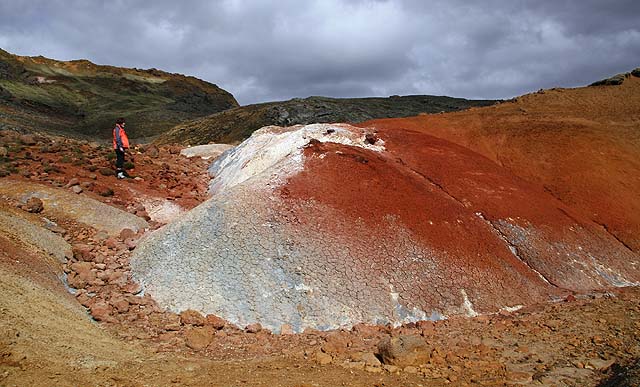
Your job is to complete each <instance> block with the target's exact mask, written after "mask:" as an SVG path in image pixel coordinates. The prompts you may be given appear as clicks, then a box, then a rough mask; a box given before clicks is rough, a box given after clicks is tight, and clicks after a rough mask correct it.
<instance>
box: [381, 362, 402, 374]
mask: <svg viewBox="0 0 640 387" xmlns="http://www.w3.org/2000/svg"><path fill="white" fill-rule="evenodd" d="M382 368H383V369H384V370H385V371H387V372H390V373H392V374H393V373H396V372H398V370H399V369H400V368H398V366H394V365H391V364H385V365H383V366H382Z"/></svg>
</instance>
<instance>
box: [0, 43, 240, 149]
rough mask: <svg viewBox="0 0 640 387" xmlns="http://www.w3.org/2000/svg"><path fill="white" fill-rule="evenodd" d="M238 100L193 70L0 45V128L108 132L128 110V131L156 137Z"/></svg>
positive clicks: (106, 134)
mask: <svg viewBox="0 0 640 387" xmlns="http://www.w3.org/2000/svg"><path fill="white" fill-rule="evenodd" d="M237 106H238V103H237V102H236V100H235V98H234V97H233V96H232V95H231V94H230V93H228V92H226V91H225V90H223V89H221V88H219V87H218V86H216V85H214V84H211V83H208V82H205V81H202V80H200V79H197V78H194V77H189V76H184V75H180V74H170V73H166V72H164V71H160V70H156V69H150V70H140V69H128V68H119V67H112V66H100V65H96V64H93V63H91V62H89V61H87V60H74V61H68V62H63V61H57V60H53V59H47V58H44V57H41V56H39V57H23V56H15V55H12V54H9V53H8V52H6V51H3V50H0V129H3V128H4V129H17V130H19V131H23V132H24V131H38V132H49V133H56V134H65V135H71V136H75V137H85V138H96V137H97V138H109V137H110V135H111V133H110V128H111V127H112V125H113V122H114V120H115V119H116V118H117V117H120V116H123V117H125V118H126V119H127V121H128V123H129V134H130V137H133V138H142V137H153V136H156V135H158V134H160V133H162V132H164V131H165V130H167V129H169V128H171V127H173V126H175V125H176V124H178V123H181V122H183V121H187V120H192V119H194V118H197V117H202V116H206V115H209V114H212V113H216V112H220V111H223V110H226V109H230V108H234V107H237Z"/></svg>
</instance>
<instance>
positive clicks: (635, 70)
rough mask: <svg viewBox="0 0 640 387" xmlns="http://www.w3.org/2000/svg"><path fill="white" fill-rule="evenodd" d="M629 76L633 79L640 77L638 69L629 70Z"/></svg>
mask: <svg viewBox="0 0 640 387" xmlns="http://www.w3.org/2000/svg"><path fill="white" fill-rule="evenodd" d="M631 75H633V76H634V77H640V67H638V68H635V69H633V70H631Z"/></svg>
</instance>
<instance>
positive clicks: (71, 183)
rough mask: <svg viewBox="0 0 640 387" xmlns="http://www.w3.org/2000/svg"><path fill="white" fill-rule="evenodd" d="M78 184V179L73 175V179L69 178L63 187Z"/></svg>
mask: <svg viewBox="0 0 640 387" xmlns="http://www.w3.org/2000/svg"><path fill="white" fill-rule="evenodd" d="M78 184H80V180H78V178H75V177H74V178H73V179H71V180H69V182H68V183H67V185H65V188H69V187H73V186H74V185H78Z"/></svg>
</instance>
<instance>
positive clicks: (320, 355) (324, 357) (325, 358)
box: [316, 351, 333, 365]
mask: <svg viewBox="0 0 640 387" xmlns="http://www.w3.org/2000/svg"><path fill="white" fill-rule="evenodd" d="M332 361H333V357H331V355H329V354H328V353H324V352H322V351H318V352H316V362H318V364H320V365H327V364H331V362H332Z"/></svg>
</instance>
